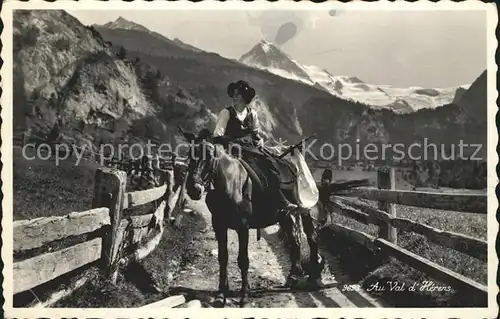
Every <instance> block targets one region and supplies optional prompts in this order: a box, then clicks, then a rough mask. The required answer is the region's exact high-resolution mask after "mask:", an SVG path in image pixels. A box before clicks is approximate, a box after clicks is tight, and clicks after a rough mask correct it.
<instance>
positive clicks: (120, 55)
mask: <svg viewBox="0 0 500 319" xmlns="http://www.w3.org/2000/svg"><path fill="white" fill-rule="evenodd" d="M117 56H118V58H119V59H120V60H124V59H125V58H126V57H127V51H126V50H125V48H124V47H123V46H121V47H120V51H119V52H118V54H117Z"/></svg>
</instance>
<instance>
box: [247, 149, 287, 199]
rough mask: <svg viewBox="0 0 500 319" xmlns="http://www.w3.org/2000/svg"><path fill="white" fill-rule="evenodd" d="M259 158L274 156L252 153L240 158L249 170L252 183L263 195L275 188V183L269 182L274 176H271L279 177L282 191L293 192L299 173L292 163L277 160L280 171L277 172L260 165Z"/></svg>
mask: <svg viewBox="0 0 500 319" xmlns="http://www.w3.org/2000/svg"><path fill="white" fill-rule="evenodd" d="M252 154H256V155H254V156H256V157H254V156H252ZM259 156H273V155H264V154H261V153H257V152H253V151H250V152H249V153H248V155H247V156H245V158H239V161H240V162H241V164H242V165H243V167H245V169H246V170H247V172H248V174H249V176H250V179H251V180H252V183H253V184H254V185H256V186H257V187H258V189H259V190H260V191H261V192H262V193H264V192H266V191H269V187H270V186H273V187H274V183H269V180H268V179H269V178H273V177H272V176H270V175H271V174H273V175H278V176H277V178H278V180H279V188H280V189H282V190H291V189H292V188H293V187H294V185H295V184H296V182H297V171H296V168H295V167H294V166H293V165H292V164H291V163H289V162H287V161H283V160H277V161H276V164H277V165H276V166H277V169H278V171H277V172H276V171H275V170H274V169H269V167H267V165H264V164H263V163H259V158H258V157H259ZM259 164H260V165H259ZM270 184H272V185H270ZM270 191H272V190H270Z"/></svg>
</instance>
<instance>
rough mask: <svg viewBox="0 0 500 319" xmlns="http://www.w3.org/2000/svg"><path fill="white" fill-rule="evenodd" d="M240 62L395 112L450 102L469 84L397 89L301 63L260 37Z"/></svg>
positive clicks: (345, 97)
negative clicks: (334, 73) (448, 86)
mask: <svg viewBox="0 0 500 319" xmlns="http://www.w3.org/2000/svg"><path fill="white" fill-rule="evenodd" d="M239 61H240V62H241V63H243V64H246V65H248V66H251V67H254V68H258V69H262V70H266V71H268V72H270V73H274V74H276V75H278V76H281V77H284V78H288V79H291V80H295V81H300V82H303V83H305V84H309V85H311V86H314V87H316V88H319V89H321V90H324V91H326V92H328V93H330V94H332V95H335V96H338V97H341V98H343V99H347V100H353V101H357V102H361V103H364V104H368V105H370V106H371V107H372V108H375V109H382V108H387V109H391V110H393V111H394V112H396V113H408V112H413V111H417V110H419V109H422V108H435V107H438V106H442V105H445V104H449V103H451V102H453V101H454V99H455V98H456V97H458V95H460V94H461V93H462V91H463V90H464V89H467V87H468V86H467V85H462V86H457V87H450V88H423V87H409V88H395V87H392V86H389V85H374V84H369V83H366V82H364V81H362V80H361V79H359V78H358V77H356V76H347V75H332V74H331V73H330V72H328V71H327V70H325V69H323V68H321V67H318V66H314V65H302V64H300V63H299V62H297V61H295V60H293V59H292V58H290V57H289V56H288V55H287V54H286V53H285V52H283V51H282V50H281V49H280V48H279V47H277V46H276V45H274V44H273V43H271V42H269V41H267V40H261V41H260V42H259V43H257V44H256V45H255V46H254V47H253V48H252V49H251V50H250V51H249V52H247V53H245V54H243V55H242V56H241V58H240V60H239Z"/></svg>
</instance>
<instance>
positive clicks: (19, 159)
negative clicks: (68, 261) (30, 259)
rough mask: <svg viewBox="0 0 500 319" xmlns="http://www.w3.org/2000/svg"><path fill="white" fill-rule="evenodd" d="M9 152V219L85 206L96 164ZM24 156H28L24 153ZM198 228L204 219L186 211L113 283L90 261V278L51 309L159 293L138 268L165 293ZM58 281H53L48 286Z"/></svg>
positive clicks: (133, 302) (118, 302)
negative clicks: (11, 203) (11, 162)
mask: <svg viewBox="0 0 500 319" xmlns="http://www.w3.org/2000/svg"><path fill="white" fill-rule="evenodd" d="M13 156H14V169H13V174H14V175H13V177H14V179H13V181H14V198H13V199H14V220H23V219H32V218H37V217H46V216H56V215H59V216H63V215H66V214H68V213H70V212H76V211H84V210H88V209H90V207H91V203H92V193H93V181H94V174H95V170H96V169H97V168H98V167H99V165H98V164H95V163H91V162H87V161H82V163H80V165H78V166H75V160H66V161H62V162H61V163H60V164H59V165H58V166H56V165H55V159H53V158H52V159H48V160H41V159H39V158H38V159H36V160H28V159H26V158H24V157H23V155H22V151H21V149H20V148H14V155H13ZM28 156H33V154H31V153H28ZM137 213H140V212H137ZM203 228H205V224H204V221H203V220H202V219H201V218H200V217H199V216H198V215H188V216H187V217H186V218H184V219H183V221H182V224H181V225H180V227H179V228H174V227H173V226H170V225H166V226H165V231H164V235H163V237H162V240H161V242H160V244H159V246H158V247H157V248H156V250H155V251H154V252H153V253H151V255H149V256H148V257H146V258H145V259H144V260H143V261H142V263H141V265H137V264H135V265H132V266H131V267H130V268H129V269H126V270H125V271H124V273H125V274H126V278H121V277H120V278H119V280H118V283H117V285H112V284H110V283H109V282H107V281H106V280H105V278H103V277H102V274H101V273H100V271H99V269H98V268H97V267H95V264H93V265H90V266H93V267H91V273H90V277H91V279H90V282H89V283H88V284H86V285H85V286H84V287H82V288H80V289H79V290H78V291H76V292H75V293H74V294H73V295H72V296H71V297H70V298H68V299H66V300H63V301H61V302H59V303H58V304H56V305H55V307H116V308H119V307H138V306H141V305H143V304H144V303H149V302H153V301H156V300H159V299H161V298H163V297H165V295H166V293H164V292H157V291H156V292H155V291H151V290H150V286H149V285H148V284H153V283H152V282H151V281H150V280H151V279H150V278H149V274H148V273H146V272H145V271H144V269H148V272H149V273H154V274H155V276H156V277H155V278H154V282H155V283H157V284H158V286H159V288H160V289H162V290H165V291H167V290H168V283H169V280H170V279H171V278H172V277H175V275H176V272H178V271H179V267H180V266H182V264H183V263H185V262H186V261H188V260H190V259H192V258H193V256H195V255H196V254H197V252H196V251H195V250H193V249H190V243H191V242H192V240H193V239H194V238H195V237H196V236H198V234H199V230H201V229H203ZM84 268H86V267H84ZM77 272H78V271H77ZM61 281H62V280H61ZM63 284H64V283H58V282H54V283H52V285H51V287H50V290H51V291H53V290H54V289H57V288H58V287H62V285H63ZM145 284H146V285H145ZM39 288H43V286H41V287H39ZM45 290H46V289H45ZM34 291H35V293H36V294H37V296H38V297H42V296H43V295H45V293H46V291H44V289H34ZM32 299H33V296H32V294H31V293H29V294H25V295H22V294H21V295H20V296H17V298H16V300H15V303H16V306H22V305H23V304H25V303H27V302H29V301H30V300H32Z"/></svg>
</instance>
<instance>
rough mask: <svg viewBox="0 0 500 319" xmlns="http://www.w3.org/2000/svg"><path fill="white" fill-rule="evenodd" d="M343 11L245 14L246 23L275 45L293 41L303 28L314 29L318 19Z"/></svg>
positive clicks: (255, 12)
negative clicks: (258, 30)
mask: <svg viewBox="0 0 500 319" xmlns="http://www.w3.org/2000/svg"><path fill="white" fill-rule="evenodd" d="M342 13H343V10H338V9H332V10H329V11H326V10H325V11H290V10H277V9H275V10H267V11H251V12H248V11H247V12H246V15H247V18H248V22H249V23H250V25H252V26H257V27H259V28H260V31H261V33H262V37H263V38H264V39H266V40H268V41H271V42H274V43H275V44H277V45H280V46H281V45H283V44H285V43H287V42H288V41H291V40H293V39H294V38H295V37H296V36H297V35H299V34H300V32H301V31H303V30H304V29H305V28H314V27H315V24H316V21H317V20H318V19H329V18H332V17H337V16H338V15H340V14H342Z"/></svg>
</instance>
